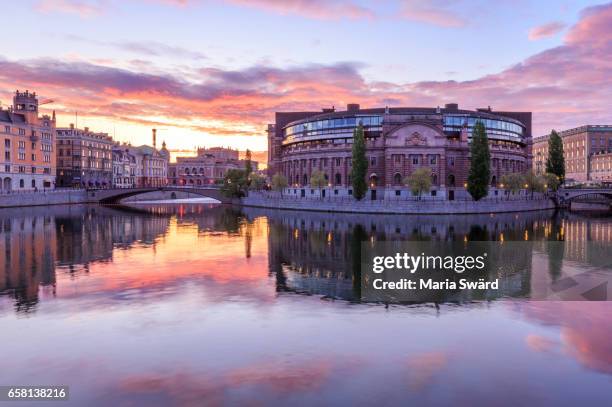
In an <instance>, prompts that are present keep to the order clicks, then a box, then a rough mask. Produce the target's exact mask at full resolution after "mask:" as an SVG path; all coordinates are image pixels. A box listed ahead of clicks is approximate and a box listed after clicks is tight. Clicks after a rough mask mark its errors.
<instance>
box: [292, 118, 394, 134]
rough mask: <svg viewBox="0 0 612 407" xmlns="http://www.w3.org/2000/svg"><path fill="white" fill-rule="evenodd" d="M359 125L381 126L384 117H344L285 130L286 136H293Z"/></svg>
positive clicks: (301, 124)
mask: <svg viewBox="0 0 612 407" xmlns="http://www.w3.org/2000/svg"><path fill="white" fill-rule="evenodd" d="M359 123H361V124H362V125H363V126H364V127H370V126H380V125H381V124H382V117H381V116H352V117H342V118H338V119H325V120H314V121H310V122H306V123H300V124H296V125H293V126H289V127H287V128H286V129H285V136H291V135H293V134H297V133H303V132H310V131H313V130H323V129H332V128H339V127H357V125H358V124H359Z"/></svg>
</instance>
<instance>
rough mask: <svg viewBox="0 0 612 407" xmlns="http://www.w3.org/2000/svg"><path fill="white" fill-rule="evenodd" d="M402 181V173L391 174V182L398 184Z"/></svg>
mask: <svg viewBox="0 0 612 407" xmlns="http://www.w3.org/2000/svg"><path fill="white" fill-rule="evenodd" d="M401 183H402V175H401V174H400V173H399V172H396V173H395V175H394V176H393V184H394V185H400V184H401Z"/></svg>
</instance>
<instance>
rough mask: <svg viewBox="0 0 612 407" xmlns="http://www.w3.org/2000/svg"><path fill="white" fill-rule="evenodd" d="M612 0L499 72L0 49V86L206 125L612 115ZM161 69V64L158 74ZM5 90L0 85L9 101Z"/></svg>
mask: <svg viewBox="0 0 612 407" xmlns="http://www.w3.org/2000/svg"><path fill="white" fill-rule="evenodd" d="M610 26H612V3H610V4H607V5H603V6H597V7H592V8H589V9H586V10H585V11H584V12H583V13H582V15H581V19H580V20H579V22H578V23H577V24H576V25H575V26H573V27H571V28H570V29H569V31H568V33H567V35H566V37H565V40H564V44H563V45H561V46H558V47H555V48H552V49H549V50H546V51H544V52H541V53H538V54H536V55H534V56H532V57H530V58H528V59H526V60H525V61H523V62H521V63H519V64H516V65H514V66H512V67H510V68H508V69H506V70H504V71H502V72H499V73H497V74H492V75H487V76H484V77H481V78H479V79H475V80H470V81H454V80H449V81H423V82H414V83H391V82H385V81H378V82H376V81H366V80H365V79H364V77H363V76H362V74H361V73H360V69H361V68H363V66H362V65H360V64H356V63H349V62H346V63H337V64H332V65H321V64H307V65H298V66H291V67H285V68H279V67H271V66H262V65H256V66H251V67H247V68H244V69H240V70H227V69H222V68H218V67H203V68H188V69H190V71H189V72H187V73H186V72H181V74H180V75H176V74H174V73H164V72H163V71H155V70H152V69H146V71H145V72H142V71H141V72H137V70H136V67H131V69H125V68H124V69H122V68H118V67H117V66H118V65H110V66H109V65H108V64H106V65H99V64H93V63H86V62H66V61H60V60H56V59H52V58H48V59H35V60H17V61H13V60H6V59H1V58H0V88H4V89H7V90H8V89H15V88H21V89H24V88H28V89H31V90H34V89H35V90H38V91H39V93H41V94H44V95H45V96H47V97H52V98H55V99H59V100H61V101H62V103H63V105H64V106H63V108H62V107H60V108H59V109H58V110H59V112H60V113H62V112H66V113H67V112H74V110H76V109H78V110H79V112H83V113H82V114H89V115H94V116H99V117H106V118H111V119H113V120H118V119H120V120H122V121H130V122H133V123H137V124H138V123H143V122H157V123H160V122H162V123H163V122H165V123H173V124H175V125H177V126H183V127H185V128H189V129H201V130H205V131H206V132H209V133H210V134H220V135H226V134H229V133H231V132H234V134H253V135H259V136H261V135H263V133H264V128H265V125H266V123H268V122H270V121H272V119H273V117H274V116H273V114H274V112H275V111H283V110H312V109H320V108H321V107H331V106H336V107H338V108H343V107H344V105H345V104H346V103H351V102H357V103H360V104H361V105H362V106H380V105H382V106H384V105H393V106H401V105H403V106H437V105H442V104H444V103H448V102H458V103H460V105H461V106H463V107H466V108H476V107H483V106H489V105H490V106H492V108H493V109H494V110H495V109H497V110H524V111H533V112H534V135H536V136H538V135H542V134H544V133H546V132H549V131H550V129H552V128H556V129H564V128H568V127H573V126H578V125H582V124H595V123H607V122H609V121H610V112H609V95H610V92H611V91H612V62H611V60H610V55H612V31H611V30H610V29H609V27H610ZM160 72H161V73H160ZM8 96H9V94H8V93H4V94H0V97H2V98H3V99H5V100H6V97H8Z"/></svg>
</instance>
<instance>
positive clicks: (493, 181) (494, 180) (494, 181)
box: [491, 175, 497, 187]
mask: <svg viewBox="0 0 612 407" xmlns="http://www.w3.org/2000/svg"><path fill="white" fill-rule="evenodd" d="M495 185H497V177H496V176H495V175H493V177H491V186H492V187H494V186H495Z"/></svg>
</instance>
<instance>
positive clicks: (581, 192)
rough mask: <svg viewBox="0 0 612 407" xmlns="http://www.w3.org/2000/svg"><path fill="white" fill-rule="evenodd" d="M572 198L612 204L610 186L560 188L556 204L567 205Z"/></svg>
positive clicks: (611, 189)
mask: <svg viewBox="0 0 612 407" xmlns="http://www.w3.org/2000/svg"><path fill="white" fill-rule="evenodd" d="M574 200H585V201H598V202H601V201H607V202H608V203H611V204H612V188H560V189H559V190H558V191H557V204H558V205H559V206H568V205H569V204H570V203H571V202H572V201H574Z"/></svg>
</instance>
